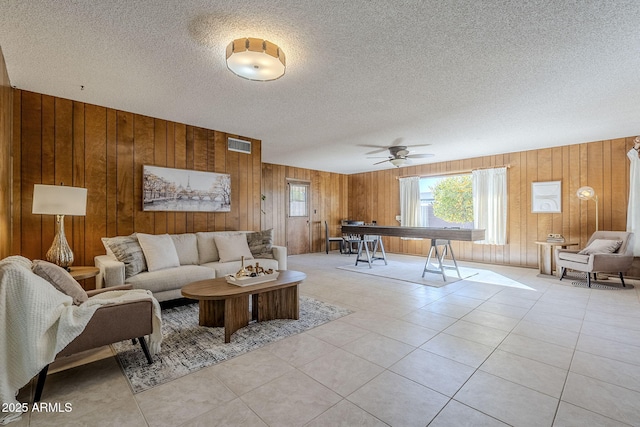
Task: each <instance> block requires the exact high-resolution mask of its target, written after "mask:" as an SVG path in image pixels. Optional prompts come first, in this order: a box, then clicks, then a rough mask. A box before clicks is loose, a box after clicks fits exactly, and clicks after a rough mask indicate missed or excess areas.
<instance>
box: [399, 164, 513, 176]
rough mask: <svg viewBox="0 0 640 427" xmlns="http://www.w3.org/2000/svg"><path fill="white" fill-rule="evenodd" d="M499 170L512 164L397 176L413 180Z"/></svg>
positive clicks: (508, 167)
mask: <svg viewBox="0 0 640 427" xmlns="http://www.w3.org/2000/svg"><path fill="white" fill-rule="evenodd" d="M497 168H507V169H510V168H511V165H510V164H506V165H499V166H486V167H483V168H473V169H463V170H457V171H445V172H433V173H426V174H421V175H403V176H396V179H400V178H413V177H414V176H417V177H418V178H426V177H429V176H442V175H460V174H463V173H470V172H473V171H479V170H482V169H497Z"/></svg>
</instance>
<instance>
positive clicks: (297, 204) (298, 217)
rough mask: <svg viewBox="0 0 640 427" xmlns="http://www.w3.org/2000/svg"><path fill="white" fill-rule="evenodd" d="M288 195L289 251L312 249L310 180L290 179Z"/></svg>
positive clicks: (292, 253)
mask: <svg viewBox="0 0 640 427" xmlns="http://www.w3.org/2000/svg"><path fill="white" fill-rule="evenodd" d="M287 186H288V187H289V191H288V197H287V253H288V254H289V255H296V254H307V253H309V252H310V251H311V221H310V218H309V211H310V200H311V195H310V192H309V190H310V186H309V183H308V182H299V181H289V182H288V183H287Z"/></svg>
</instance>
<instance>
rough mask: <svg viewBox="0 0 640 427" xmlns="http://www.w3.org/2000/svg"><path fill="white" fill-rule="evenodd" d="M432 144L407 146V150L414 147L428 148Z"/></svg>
mask: <svg viewBox="0 0 640 427" xmlns="http://www.w3.org/2000/svg"><path fill="white" fill-rule="evenodd" d="M430 145H431V144H413V145H407V148H412V147H428V146H430Z"/></svg>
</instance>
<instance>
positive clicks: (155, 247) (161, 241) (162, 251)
mask: <svg viewBox="0 0 640 427" xmlns="http://www.w3.org/2000/svg"><path fill="white" fill-rule="evenodd" d="M137 237H138V243H140V247H142V253H144V258H145V260H146V262H147V270H149V271H158V270H164V269H167V268H172V267H179V266H180V259H179V258H178V252H176V247H175V245H174V244H173V239H172V238H171V236H169V235H168V234H144V233H138V234H137Z"/></svg>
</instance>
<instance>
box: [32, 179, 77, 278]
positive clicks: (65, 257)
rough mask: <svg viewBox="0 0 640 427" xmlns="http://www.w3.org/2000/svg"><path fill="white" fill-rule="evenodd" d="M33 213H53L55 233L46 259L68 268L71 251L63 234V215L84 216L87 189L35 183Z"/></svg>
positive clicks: (71, 255) (71, 259)
mask: <svg viewBox="0 0 640 427" xmlns="http://www.w3.org/2000/svg"><path fill="white" fill-rule="evenodd" d="M31 212H32V213H33V214H41V215H55V216H56V235H55V236H54V238H53V243H52V244H51V247H50V248H49V250H48V251H47V254H46V258H47V261H49V262H52V263H54V264H57V265H59V266H60V267H63V268H66V269H69V268H70V267H71V264H73V251H72V250H71V248H70V247H69V243H68V242H67V237H66V236H65V234H64V216H65V215H77V216H84V215H86V213H87V189H86V188H80V187H65V186H64V185H43V184H35V185H34V187H33V206H32V207H31Z"/></svg>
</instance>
